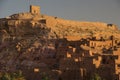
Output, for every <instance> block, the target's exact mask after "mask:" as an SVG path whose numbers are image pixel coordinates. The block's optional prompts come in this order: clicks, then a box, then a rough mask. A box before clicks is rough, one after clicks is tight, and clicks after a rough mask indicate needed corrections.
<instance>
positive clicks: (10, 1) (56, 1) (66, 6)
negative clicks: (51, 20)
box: [0, 0, 120, 28]
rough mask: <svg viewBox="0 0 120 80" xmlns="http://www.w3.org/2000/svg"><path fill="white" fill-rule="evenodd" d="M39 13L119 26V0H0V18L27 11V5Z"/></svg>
mask: <svg viewBox="0 0 120 80" xmlns="http://www.w3.org/2000/svg"><path fill="white" fill-rule="evenodd" d="M30 4H32V5H38V6H40V7H41V13H42V14H47V15H50V16H56V17H60V18H63V19H70V20H77V21H91V22H105V23H110V24H116V25H117V26H119V28H120V0H0V18H4V17H7V16H10V15H12V14H15V13H20V12H29V5H30Z"/></svg>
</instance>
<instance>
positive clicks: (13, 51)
mask: <svg viewBox="0 0 120 80" xmlns="http://www.w3.org/2000/svg"><path fill="white" fill-rule="evenodd" d="M17 70H21V71H22V72H23V74H24V75H25V78H26V79H27V80H35V79H36V80H39V79H41V80H42V79H43V77H46V76H47V77H48V78H49V79H50V80H90V79H94V78H95V77H99V78H101V80H120V31H119V30H118V28H117V26H116V25H114V24H107V23H102V22H85V21H84V22H80V21H71V20H64V19H61V18H58V17H52V16H47V15H43V14H41V12H40V7H39V6H34V5H31V6H30V12H26V13H18V14H13V15H11V16H9V17H7V18H2V19H0V72H10V73H11V72H15V71H17Z"/></svg>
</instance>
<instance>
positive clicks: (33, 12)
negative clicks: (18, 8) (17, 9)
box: [30, 5, 40, 15]
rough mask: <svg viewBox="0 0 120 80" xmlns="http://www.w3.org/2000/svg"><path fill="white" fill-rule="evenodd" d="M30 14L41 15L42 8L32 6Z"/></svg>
mask: <svg viewBox="0 0 120 80" xmlns="http://www.w3.org/2000/svg"><path fill="white" fill-rule="evenodd" d="M30 13H32V14H39V15H40V7H39V6H34V5H30Z"/></svg>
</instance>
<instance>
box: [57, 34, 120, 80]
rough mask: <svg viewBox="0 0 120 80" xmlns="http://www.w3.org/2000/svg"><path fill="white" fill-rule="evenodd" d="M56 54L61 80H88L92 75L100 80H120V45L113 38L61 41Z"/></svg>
mask: <svg viewBox="0 0 120 80" xmlns="http://www.w3.org/2000/svg"><path fill="white" fill-rule="evenodd" d="M56 52H57V53H56V54H57V56H56V57H57V58H58V59H59V70H61V72H62V73H61V77H62V78H63V80H90V79H91V78H92V76H94V74H98V75H99V76H100V77H101V79H102V80H119V79H120V77H119V76H120V45H119V42H118V41H117V40H115V39H114V37H113V36H111V37H110V38H109V39H107V40H104V39H103V38H101V39H99V40H97V39H96V38H95V37H94V38H91V39H89V38H88V39H80V40H77V41H68V40H67V39H62V40H59V42H58V45H57V51H56Z"/></svg>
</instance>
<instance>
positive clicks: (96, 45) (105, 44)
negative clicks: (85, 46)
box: [89, 40, 112, 47]
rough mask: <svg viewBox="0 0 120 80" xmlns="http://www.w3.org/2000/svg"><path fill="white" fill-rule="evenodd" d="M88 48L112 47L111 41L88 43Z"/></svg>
mask: <svg viewBox="0 0 120 80" xmlns="http://www.w3.org/2000/svg"><path fill="white" fill-rule="evenodd" d="M89 46H90V47H112V40H108V41H90V43H89Z"/></svg>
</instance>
